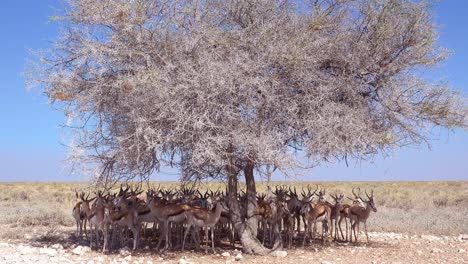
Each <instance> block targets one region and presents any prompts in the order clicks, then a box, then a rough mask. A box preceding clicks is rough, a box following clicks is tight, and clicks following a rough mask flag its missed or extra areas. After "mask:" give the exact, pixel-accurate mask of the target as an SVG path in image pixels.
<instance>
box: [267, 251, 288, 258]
mask: <svg viewBox="0 0 468 264" xmlns="http://www.w3.org/2000/svg"><path fill="white" fill-rule="evenodd" d="M271 255H272V256H273V257H278V258H284V257H286V256H287V255H288V252H286V251H281V250H276V251H273V252H271Z"/></svg>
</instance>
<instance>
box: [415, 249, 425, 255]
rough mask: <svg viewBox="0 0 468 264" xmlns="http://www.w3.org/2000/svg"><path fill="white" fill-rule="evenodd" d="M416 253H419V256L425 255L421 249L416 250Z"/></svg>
mask: <svg viewBox="0 0 468 264" xmlns="http://www.w3.org/2000/svg"><path fill="white" fill-rule="evenodd" d="M416 253H417V254H418V255H419V256H422V255H424V253H423V252H422V251H421V250H418V251H416Z"/></svg>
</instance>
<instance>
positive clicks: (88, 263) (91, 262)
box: [87, 260, 95, 264]
mask: <svg viewBox="0 0 468 264" xmlns="http://www.w3.org/2000/svg"><path fill="white" fill-rule="evenodd" d="M94 263H95V262H94V260H90V261H88V262H87V264H94Z"/></svg>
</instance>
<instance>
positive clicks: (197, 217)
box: [182, 196, 225, 253]
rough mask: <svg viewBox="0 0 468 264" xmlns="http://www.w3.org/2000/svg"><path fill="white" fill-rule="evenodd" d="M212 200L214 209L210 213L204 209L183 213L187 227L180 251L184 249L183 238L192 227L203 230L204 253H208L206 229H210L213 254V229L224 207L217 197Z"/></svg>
mask: <svg viewBox="0 0 468 264" xmlns="http://www.w3.org/2000/svg"><path fill="white" fill-rule="evenodd" d="M213 200H214V208H213V210H211V211H210V210H207V209H204V208H191V209H190V210H187V211H186V212H185V215H186V216H187V221H188V225H187V229H186V230H185V233H184V240H183V242H182V250H183V249H184V246H185V238H186V236H187V234H188V231H189V230H190V228H191V227H192V225H193V226H195V227H204V228H205V239H206V243H205V253H208V228H210V229H211V248H212V250H213V252H215V248H214V231H215V230H214V227H215V225H216V224H217V223H218V221H219V219H220V217H221V212H222V211H223V208H224V207H225V205H224V201H223V200H222V199H220V198H219V197H218V196H215V197H213Z"/></svg>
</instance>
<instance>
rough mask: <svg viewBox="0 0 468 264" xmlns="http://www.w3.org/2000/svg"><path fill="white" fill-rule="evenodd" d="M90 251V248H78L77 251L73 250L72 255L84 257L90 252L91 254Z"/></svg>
mask: <svg viewBox="0 0 468 264" xmlns="http://www.w3.org/2000/svg"><path fill="white" fill-rule="evenodd" d="M90 251H91V248H90V247H84V246H77V247H76V248H75V249H73V250H72V253H73V254H74V255H79V256H81V255H84V254H86V253H88V252H90Z"/></svg>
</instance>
